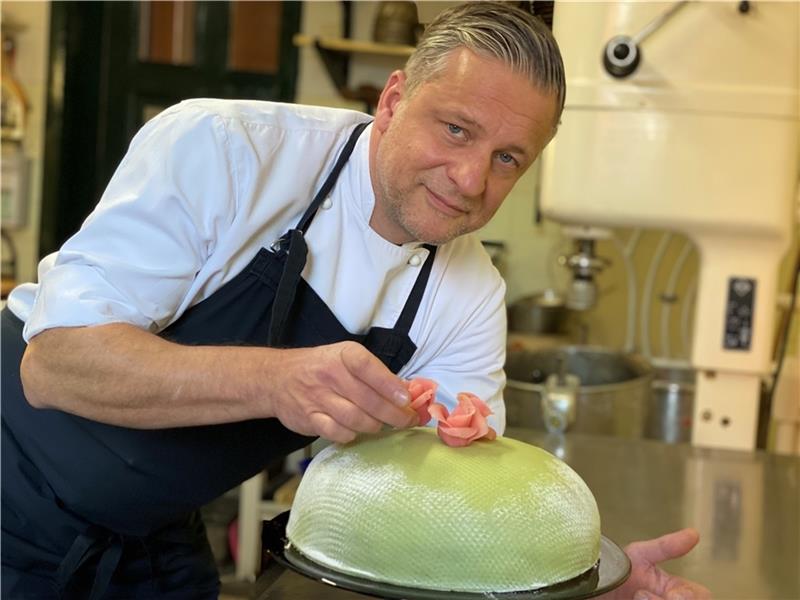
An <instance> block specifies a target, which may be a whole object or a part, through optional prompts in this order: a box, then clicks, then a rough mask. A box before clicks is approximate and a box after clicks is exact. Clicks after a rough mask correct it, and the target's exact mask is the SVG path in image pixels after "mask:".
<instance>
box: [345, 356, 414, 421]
mask: <svg viewBox="0 0 800 600" xmlns="http://www.w3.org/2000/svg"><path fill="white" fill-rule="evenodd" d="M341 359H342V363H343V364H344V366H345V367H346V368H347V370H348V371H349V372H350V374H351V375H352V376H353V377H355V378H356V379H358V380H360V381H363V382H364V383H365V384H367V385H368V386H369V387H371V388H372V389H373V390H374V391H375V393H377V394H378V395H379V396H382V397H383V398H386V399H387V400H389V401H391V402H393V403H394V404H395V405H397V406H400V407H404V406H408V403H409V402H411V396H410V395H409V393H408V389H407V388H406V386H405V384H404V383H403V380H402V379H400V378H399V377H397V376H396V375H395V374H394V373H392V372H391V371H389V369H387V368H386V365H384V364H383V363H382V362H381V361H380V360H379V359H378V358H377V357H376V356H375V355H374V354H372V353H371V352H370V351H369V350H367V349H366V348H364V347H363V346H362V345H361V344H357V343H355V342H353V343H344V344H342V350H341Z"/></svg>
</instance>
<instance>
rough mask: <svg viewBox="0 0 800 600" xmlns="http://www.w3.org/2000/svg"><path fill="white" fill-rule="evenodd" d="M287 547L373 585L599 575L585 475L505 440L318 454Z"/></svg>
mask: <svg viewBox="0 0 800 600" xmlns="http://www.w3.org/2000/svg"><path fill="white" fill-rule="evenodd" d="M287 536H288V538H289V541H290V542H291V543H292V544H293V545H294V547H295V548H296V549H297V550H299V551H300V552H301V553H303V554H304V555H306V556H307V557H308V558H310V559H311V560H313V561H315V562H317V563H319V564H322V565H325V566H327V567H329V568H331V569H334V570H336V571H339V572H343V573H348V574H351V575H356V576H359V577H363V578H366V579H370V580H374V581H381V582H386V583H391V584H394V585H400V586H406V587H413V588H425V589H437V590H454V591H474V592H508V591H519V590H530V589H536V588H540V587H544V586H548V585H552V584H554V583H558V582H561V581H565V580H568V579H572V578H573V577H576V576H578V575H580V574H581V573H583V572H584V571H586V570H587V569H589V568H591V567H592V566H593V565H594V564H595V562H596V561H597V559H598V555H599V551H600V516H599V513H598V511H597V504H596V503H595V500H594V497H593V495H592V493H591V491H590V490H589V488H588V487H587V486H586V484H585V483H584V482H583V480H582V479H581V478H580V477H579V476H578V475H577V473H575V472H574V471H573V470H572V469H571V468H570V467H568V466H567V465H566V464H565V463H563V462H562V461H560V460H558V459H557V458H555V457H554V456H552V455H551V454H549V453H548V452H546V451H544V450H542V449H540V448H536V447H535V446H531V445H528V444H525V443H522V442H519V441H516V440H512V439H509V438H503V437H500V438H497V439H496V440H495V441H491V442H476V443H474V444H472V445H470V446H467V447H465V448H450V447H448V446H446V445H445V444H443V443H442V442H441V441H440V440H439V439H438V438H437V437H436V433H435V431H433V430H431V429H429V428H415V429H409V430H403V431H395V432H387V433H384V434H380V435H377V436H370V437H365V438H363V439H360V440H357V441H356V442H353V443H351V444H348V445H346V446H338V445H336V446H330V447H328V448H326V449H325V450H323V451H322V452H320V454H319V455H317V456H316V457H315V458H314V460H313V461H312V462H311V464H310V466H309V468H308V470H307V471H306V473H305V475H304V476H303V479H302V481H301V483H300V487H299V488H298V490H297V495H296V496H295V500H294V503H293V505H292V510H291V514H290V517H289V523H288V525H287Z"/></svg>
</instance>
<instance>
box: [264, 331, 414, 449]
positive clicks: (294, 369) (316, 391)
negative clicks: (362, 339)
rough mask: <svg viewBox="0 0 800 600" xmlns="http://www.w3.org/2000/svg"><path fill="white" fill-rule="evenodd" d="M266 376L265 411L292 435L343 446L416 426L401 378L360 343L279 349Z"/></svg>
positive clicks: (408, 397)
mask: <svg viewBox="0 0 800 600" xmlns="http://www.w3.org/2000/svg"><path fill="white" fill-rule="evenodd" d="M271 372H272V376H271V377H270V378H269V384H270V385H272V386H274V387H273V389H271V390H267V391H266V393H267V395H268V397H269V398H270V406H271V410H270V412H271V413H272V415H273V416H275V417H277V418H278V419H279V420H280V421H281V423H283V424H284V425H285V426H286V427H287V428H289V429H291V430H292V431H296V432H298V433H302V434H305V435H318V436H321V437H323V438H325V439H328V440H332V441H334V442H340V443H346V442H349V441H352V440H353V439H354V438H355V437H356V435H357V434H358V433H361V432H364V433H375V432H377V431H379V430H380V429H381V427H382V425H383V423H386V424H388V425H391V426H393V427H398V428H404V427H409V426H412V425H415V424H416V423H417V420H418V419H417V415H416V413H415V412H414V411H413V410H412V409H411V408H410V406H409V401H410V396H409V393H408V389H407V388H406V386H405V385H404V383H403V381H402V379H400V378H399V377H397V376H395V375H394V374H393V373H392V372H391V371H389V369H387V368H386V366H385V365H384V364H383V363H382V362H381V361H380V360H379V359H378V358H377V357H376V356H375V355H373V354H372V353H371V352H369V351H368V350H367V349H366V348H364V347H363V346H362V345H361V344H358V343H355V342H340V343H338V344H331V345H327V346H318V347H316V348H297V349H290V350H283V351H282V357H281V362H280V364H279V365H275V368H274V369H273V370H272V371H271Z"/></svg>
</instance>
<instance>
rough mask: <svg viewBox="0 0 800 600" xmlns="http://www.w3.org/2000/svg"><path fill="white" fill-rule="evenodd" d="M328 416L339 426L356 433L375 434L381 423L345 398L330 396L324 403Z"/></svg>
mask: <svg viewBox="0 0 800 600" xmlns="http://www.w3.org/2000/svg"><path fill="white" fill-rule="evenodd" d="M326 410H327V412H328V415H329V416H330V417H331V418H332V419H334V420H335V421H336V422H337V423H339V425H341V426H342V427H345V428H347V429H350V430H352V431H355V432H356V433H359V432H360V433H377V432H379V431H380V430H381V422H380V421H379V420H378V419H376V418H375V417H374V416H372V415H370V414H368V413H367V412H365V411H363V410H362V409H361V408H360V407H359V406H357V405H356V404H354V403H353V402H351V401H350V400H348V399H346V398H342V397H340V396H335V395H332V396H331V397H330V398H329V399H328V400H327V402H326Z"/></svg>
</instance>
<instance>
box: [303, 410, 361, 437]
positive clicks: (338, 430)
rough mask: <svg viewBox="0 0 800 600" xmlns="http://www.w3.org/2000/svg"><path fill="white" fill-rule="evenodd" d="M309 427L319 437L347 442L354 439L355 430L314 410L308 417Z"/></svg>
mask: <svg viewBox="0 0 800 600" xmlns="http://www.w3.org/2000/svg"><path fill="white" fill-rule="evenodd" d="M308 420H309V424H310V425H311V429H312V430H313V431H314V433H316V434H317V435H319V436H320V437H321V438H324V439H326V440H330V441H331V442H338V443H339V444H347V443H348V442H352V441H353V440H354V439H356V432H355V431H353V430H351V429H347V428H346V427H343V426H342V425H341V424H339V423H338V422H337V421H336V419H334V418H333V417H331V416H330V415H326V414H325V413H322V412H315V413H312V414H311V415H309V417H308Z"/></svg>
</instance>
